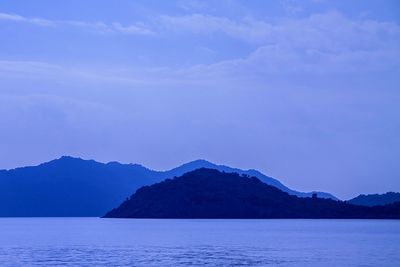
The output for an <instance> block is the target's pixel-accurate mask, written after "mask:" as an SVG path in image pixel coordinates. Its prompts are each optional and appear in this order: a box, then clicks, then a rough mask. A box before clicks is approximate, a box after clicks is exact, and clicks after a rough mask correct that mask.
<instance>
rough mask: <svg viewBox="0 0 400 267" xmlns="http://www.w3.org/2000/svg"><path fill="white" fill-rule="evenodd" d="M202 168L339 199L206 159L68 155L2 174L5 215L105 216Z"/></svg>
mask: <svg viewBox="0 0 400 267" xmlns="http://www.w3.org/2000/svg"><path fill="white" fill-rule="evenodd" d="M198 168H212V169H217V170H220V171H225V172H237V173H239V174H247V175H250V176H256V177H258V178H259V179H260V180H262V181H263V182H264V183H267V184H269V185H272V186H275V187H277V188H279V189H281V190H282V191H285V192H288V193H289V194H292V195H297V196H300V197H309V196H311V195H312V194H313V193H317V194H318V196H319V197H322V198H332V199H336V198H335V197H334V196H332V195H331V194H328V193H324V192H310V193H303V192H298V191H294V190H292V189H289V188H288V187H286V186H284V185H283V184H282V183H281V182H279V181H278V180H276V179H274V178H271V177H268V176H266V175H264V174H262V173H260V172H258V171H256V170H240V169H235V168H230V167H227V166H222V165H216V164H213V163H211V162H208V161H205V160H196V161H193V162H189V163H187V164H184V165H182V166H179V167H177V168H174V169H172V170H169V171H154V170H150V169H148V168H145V167H143V166H141V165H138V164H120V163H118V162H109V163H106V164H104V163H99V162H96V161H94V160H83V159H80V158H73V157H67V156H64V157H61V158H59V159H56V160H53V161H50V162H46V163H43V164H40V165H38V166H33V167H23V168H16V169H12V170H0V216H3V217H4V216H102V215H104V213H105V212H107V211H108V210H110V209H111V208H114V207H116V206H117V205H118V204H119V203H121V201H123V200H124V199H126V198H127V197H129V196H130V195H131V194H132V192H135V190H137V189H138V188H140V187H142V186H144V185H150V184H153V183H157V182H160V181H162V180H164V179H166V178H172V177H174V176H180V175H182V174H184V173H186V172H189V171H193V170H195V169H198Z"/></svg>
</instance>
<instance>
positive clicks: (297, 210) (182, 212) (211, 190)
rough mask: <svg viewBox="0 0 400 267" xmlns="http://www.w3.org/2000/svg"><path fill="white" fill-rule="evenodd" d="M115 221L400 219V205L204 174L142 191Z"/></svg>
mask: <svg viewBox="0 0 400 267" xmlns="http://www.w3.org/2000/svg"><path fill="white" fill-rule="evenodd" d="M105 217H109V218H400V203H398V204H396V205H388V206H380V207H364V206H355V205H351V204H347V203H345V202H341V201H334V200H331V199H320V198H317V197H313V198H299V197H296V196H292V195H289V194H287V193H286V192H283V191H281V190H279V189H277V188H276V187H273V186H270V185H267V184H265V183H263V182H261V181H260V180H259V179H257V178H255V177H249V176H240V175H239V174H236V173H224V172H220V171H217V170H213V169H205V168H202V169H198V170H195V171H192V172H189V173H186V174H184V175H183V176H181V177H177V178H174V179H172V180H171V179H167V180H165V181H163V182H161V183H157V184H154V185H151V186H145V187H142V188H140V189H139V190H137V191H136V193H135V194H133V195H132V196H131V197H130V198H129V199H128V200H126V201H125V202H123V203H122V204H121V205H120V206H119V207H118V208H116V209H113V210H111V211H110V212H108V213H107V214H106V215H105Z"/></svg>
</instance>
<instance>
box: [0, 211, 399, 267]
mask: <svg viewBox="0 0 400 267" xmlns="http://www.w3.org/2000/svg"><path fill="white" fill-rule="evenodd" d="M65 265H67V266H188V265H194V266H203V265H208V266H234V265H238V266H243V265H245V266H246V265H248V266H374V267H375V266H400V221H390V220H388V221H383V220H382V221H380V220H144V219H139V220H128V219H98V218H2V219H0V266H65Z"/></svg>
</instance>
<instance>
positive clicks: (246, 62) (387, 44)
mask: <svg viewBox="0 0 400 267" xmlns="http://www.w3.org/2000/svg"><path fill="white" fill-rule="evenodd" d="M162 21H163V23H164V25H165V26H166V27H167V28H168V29H170V30H171V31H174V32H176V33H181V32H190V33H192V34H202V35H210V34H221V33H222V34H225V35H226V36H228V37H230V38H235V39H239V40H241V41H244V42H247V43H249V44H251V45H253V46H254V47H255V48H254V50H253V52H251V53H250V54H249V55H248V56H245V57H242V58H236V59H231V60H225V61H222V62H218V63H214V64H210V65H199V66H195V67H194V68H192V70H191V71H192V72H193V73H204V72H208V73H215V74H218V75H221V74H223V73H226V74H232V73H236V74H240V73H241V74H243V73H245V72H249V71H251V72H260V73H287V72H300V73H301V72H303V73H304V72H314V73H332V72H336V73H340V72H341V73H348V72H370V71H393V70H396V71H398V70H399V68H400V47H399V45H398V44H399V43H400V26H399V25H398V24H396V23H392V22H381V21H376V20H367V19H358V20H352V19H349V18H347V17H346V16H344V15H342V14H341V13H339V12H337V11H331V12H328V13H323V14H313V15H311V16H309V17H304V18H285V19H281V20H278V21H274V22H268V21H261V20H255V19H254V18H244V19H242V20H231V19H229V18H224V17H215V16H209V15H202V14H193V15H188V16H181V17H170V16H164V17H162Z"/></svg>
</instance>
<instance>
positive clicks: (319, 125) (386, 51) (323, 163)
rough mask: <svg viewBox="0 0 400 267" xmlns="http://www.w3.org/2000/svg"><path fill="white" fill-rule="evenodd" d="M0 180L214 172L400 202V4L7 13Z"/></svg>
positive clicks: (35, 5)
mask: <svg viewBox="0 0 400 267" xmlns="http://www.w3.org/2000/svg"><path fill="white" fill-rule="evenodd" d="M0 34H1V42H0V114H1V115H0V123H1V125H2V129H1V131H0V168H13V167H17V166H24V165H32V164H37V163H40V162H43V161H47V160H49V159H53V158H56V157H59V156H61V155H72V156H80V157H83V158H93V159H96V160H99V161H110V160H118V161H121V162H134V163H141V164H144V165H146V166H148V167H150V168H154V169H168V168H172V167H174V166H176V165H178V164H181V163H184V162H187V161H190V160H194V159H198V158H204V159H207V160H210V161H213V162H216V163H221V164H227V165H231V166H235V167H240V168H255V169H259V170H261V171H263V172H264V173H266V174H268V175H271V176H274V177H276V178H278V179H280V180H281V181H282V182H284V183H285V184H287V185H288V186H290V187H292V188H295V189H298V190H305V191H306V190H313V189H315V190H326V191H329V192H332V193H333V194H335V195H337V196H339V197H342V198H348V197H351V196H353V195H356V194H359V193H375V192H385V191H389V190H393V191H400V164H398V159H397V158H398V155H397V154H398V151H400V140H399V137H398V136H399V133H400V118H399V114H400V104H399V103H400V91H399V88H398V87H399V84H400V83H399V82H400V78H399V77H400V4H399V2H398V1H324V0H313V1H311V0H310V1H233V0H229V1H225V0H222V1H194V0H193V1H65V2H61V1H40V0H39V1H18V0H13V1H2V2H0Z"/></svg>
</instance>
